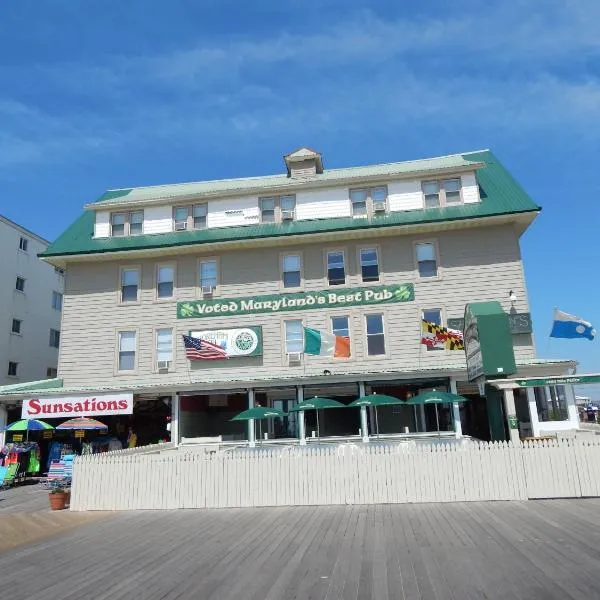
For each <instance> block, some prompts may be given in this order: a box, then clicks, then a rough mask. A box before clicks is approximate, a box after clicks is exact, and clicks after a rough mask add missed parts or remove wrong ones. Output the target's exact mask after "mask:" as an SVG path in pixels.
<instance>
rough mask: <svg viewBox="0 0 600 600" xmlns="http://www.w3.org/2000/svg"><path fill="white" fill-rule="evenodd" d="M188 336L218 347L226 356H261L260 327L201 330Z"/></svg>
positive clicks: (191, 332)
mask: <svg viewBox="0 0 600 600" xmlns="http://www.w3.org/2000/svg"><path fill="white" fill-rule="evenodd" d="M190 335H191V336H192V337H195V338H199V339H201V340H206V341H207V342H211V343H212V344H216V345H217V346H220V347H221V348H223V350H225V352H227V356H229V357H232V358H234V357H236V356H260V355H261V354H262V346H263V344H262V327H240V328H239V329H203V330H200V331H190Z"/></svg>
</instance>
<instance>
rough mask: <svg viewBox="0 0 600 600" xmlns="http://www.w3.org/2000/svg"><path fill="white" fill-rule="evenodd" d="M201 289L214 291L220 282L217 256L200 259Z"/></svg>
mask: <svg viewBox="0 0 600 600" xmlns="http://www.w3.org/2000/svg"><path fill="white" fill-rule="evenodd" d="M199 279H200V281H199V284H200V290H201V291H202V292H204V291H207V292H208V291H209V289H210V291H211V292H213V291H214V290H216V289H217V285H218V283H219V276H218V263H217V259H216V258H207V259H205V260H201V261H200V268H199Z"/></svg>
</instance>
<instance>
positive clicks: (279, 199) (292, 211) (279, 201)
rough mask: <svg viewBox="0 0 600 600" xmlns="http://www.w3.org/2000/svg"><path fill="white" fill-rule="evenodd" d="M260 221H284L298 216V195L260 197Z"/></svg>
mask: <svg viewBox="0 0 600 600" xmlns="http://www.w3.org/2000/svg"><path fill="white" fill-rule="evenodd" d="M259 206H260V222H261V223H282V222H284V223H285V222H286V221H293V220H294V219H295V218H296V196H274V197H271V198H260V200H259Z"/></svg>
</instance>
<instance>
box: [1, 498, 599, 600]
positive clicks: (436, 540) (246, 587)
mask: <svg viewBox="0 0 600 600" xmlns="http://www.w3.org/2000/svg"><path fill="white" fill-rule="evenodd" d="M0 504H1V503H0ZM599 511H600V500H597V499H592V500H549V501H530V502H511V503H509V502H495V503H492V502H489V503H463V504H421V505H376V506H341V507H334V506H329V507H291V508H272V509H269V508H264V509H223V510H188V511H185V510H178V511H160V512H154V511H149V512H128V513H113V514H111V516H110V517H109V518H103V519H101V520H99V521H96V522H91V523H87V524H85V525H83V526H80V527H77V528H73V529H71V530H70V531H67V532H62V533H61V534H60V535H57V536H54V537H46V538H44V539H41V540H38V541H37V542H35V543H33V544H29V545H27V546H21V547H19V548H17V549H15V550H11V551H7V552H3V553H2V554H0V574H1V575H0V577H1V583H2V588H3V589H5V590H10V596H9V597H10V598H11V599H12V600H20V599H25V598H28V599H35V598H61V599H63V600H67V599H69V598H83V597H87V598H94V600H99V599H103V598H106V599H109V598H110V600H119V599H127V600H133V599H136V598H140V599H141V598H143V599H144V600H154V599H159V598H160V599H175V598H180V599H182V600H185V599H188V598H198V599H201V600H208V599H214V600H217V599H218V600H228V599H239V598H244V599H245V600H250V599H256V600H258V599H260V600H279V599H281V600H288V599H292V598H295V599H308V598H312V599H321V598H322V599H328V600H329V599H342V598H343V599H359V598H360V599H363V598H373V599H377V600H392V599H394V600H396V599H410V600H413V599H435V600H445V599H456V600H466V599H475V598H476V599H481V598H488V599H496V598H498V599H502V600H509V599H517V598H519V599H521V598H523V599H525V598H527V599H528V600H536V599H540V600H541V599H544V600H547V599H553V598H556V599H558V598H560V599H562V600H565V599H582V600H583V599H585V600H591V599H594V598H600V519H599V518H598V514H599ZM15 514H16V513H15ZM83 515H86V513H83Z"/></svg>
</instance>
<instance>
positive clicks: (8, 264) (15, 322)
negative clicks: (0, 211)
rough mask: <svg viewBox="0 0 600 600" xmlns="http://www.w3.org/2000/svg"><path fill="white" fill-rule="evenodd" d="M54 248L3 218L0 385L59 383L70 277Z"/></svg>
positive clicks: (0, 228) (0, 229)
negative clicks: (50, 258)
mask: <svg viewBox="0 0 600 600" xmlns="http://www.w3.org/2000/svg"><path fill="white" fill-rule="evenodd" d="M49 244H50V242H48V241H47V240H45V239H44V238H42V237H40V236H39V235H36V234H35V233H32V232H31V231H29V230H28V229H25V228H24V227H21V226H20V225H17V224H16V223H13V222H12V221H11V220H9V219H7V218H6V217H3V216H2V215H0V256H1V257H2V260H0V277H1V280H2V281H3V282H4V285H3V286H2V287H0V316H1V325H0V385H11V384H18V383H24V382H27V381H35V380H40V379H45V378H54V377H56V370H57V366H58V347H59V344H60V322H61V313H62V299H63V287H64V274H63V271H62V270H61V269H57V268H55V267H53V266H52V265H49V264H47V263H44V262H42V261H41V260H40V259H39V258H38V254H40V253H41V252H44V251H45V250H46V248H48V246H49Z"/></svg>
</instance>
